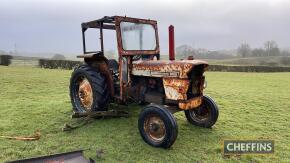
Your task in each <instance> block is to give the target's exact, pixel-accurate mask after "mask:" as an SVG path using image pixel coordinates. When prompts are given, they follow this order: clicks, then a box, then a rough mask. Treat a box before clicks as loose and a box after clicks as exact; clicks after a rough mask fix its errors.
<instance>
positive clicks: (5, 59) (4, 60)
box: [0, 55, 12, 66]
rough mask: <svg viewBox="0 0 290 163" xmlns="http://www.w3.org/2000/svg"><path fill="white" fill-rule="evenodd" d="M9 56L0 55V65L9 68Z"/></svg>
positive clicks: (10, 57)
mask: <svg viewBox="0 0 290 163" xmlns="http://www.w3.org/2000/svg"><path fill="white" fill-rule="evenodd" d="M11 59H12V56H11V55H0V65H4V66H9V65H10V64H11Z"/></svg>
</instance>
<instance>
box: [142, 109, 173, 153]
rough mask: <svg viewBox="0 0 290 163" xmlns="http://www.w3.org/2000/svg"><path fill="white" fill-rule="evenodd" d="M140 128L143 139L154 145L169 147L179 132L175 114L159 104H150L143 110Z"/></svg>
mask: <svg viewBox="0 0 290 163" xmlns="http://www.w3.org/2000/svg"><path fill="white" fill-rule="evenodd" d="M138 128H139V132H140V134H141V137H142V138H143V140H144V141H145V142H146V143H147V144H149V145H151V146H153V147H162V148H169V147H170V146H171V145H172V144H173V143H174V142H175V140H176V138H177V134H178V128H177V123H176V120H175V118H174V116H173V115H172V114H171V113H170V112H169V111H168V110H166V109H165V108H163V107H162V106H158V105H148V106H146V107H145V108H144V109H143V110H142V111H141V113H140V115H139V121H138Z"/></svg>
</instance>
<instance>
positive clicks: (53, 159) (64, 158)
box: [8, 150, 95, 163]
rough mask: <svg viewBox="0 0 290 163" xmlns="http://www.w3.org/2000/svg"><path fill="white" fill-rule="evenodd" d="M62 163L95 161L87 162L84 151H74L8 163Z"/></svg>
mask: <svg viewBox="0 0 290 163" xmlns="http://www.w3.org/2000/svg"><path fill="white" fill-rule="evenodd" d="M39 162H42V163H58V162H59V163H60V162H66V163H93V162H95V161H94V160H92V159H90V160H87V159H86V158H85V157H84V156H83V150H79V151H73V152H66V153H58V154H54V155H49V156H41V157H35V158H29V159H23V160H15V161H9V162H8V163H39Z"/></svg>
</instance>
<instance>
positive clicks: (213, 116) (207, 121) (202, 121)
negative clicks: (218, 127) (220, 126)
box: [184, 96, 219, 128]
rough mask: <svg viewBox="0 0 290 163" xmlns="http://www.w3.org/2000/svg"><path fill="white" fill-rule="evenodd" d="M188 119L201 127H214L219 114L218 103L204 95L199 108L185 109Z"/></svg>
mask: <svg viewBox="0 0 290 163" xmlns="http://www.w3.org/2000/svg"><path fill="white" fill-rule="evenodd" d="M184 113H185V116H186V119H187V121H188V122H190V123H191V124H193V125H196V126H199V127H205V128H210V127H212V126H213V125H214V124H215V123H216V121H217V119H218V116H219V109H218V106H217V105H216V103H215V102H214V100H213V99H212V98H210V97H209V96H203V101H202V104H201V105H200V106H199V107H198V108H194V109H191V110H185V111H184Z"/></svg>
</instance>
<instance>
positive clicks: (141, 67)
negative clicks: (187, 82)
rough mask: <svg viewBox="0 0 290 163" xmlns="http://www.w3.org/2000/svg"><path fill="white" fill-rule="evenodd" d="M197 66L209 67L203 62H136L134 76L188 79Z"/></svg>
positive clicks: (133, 70) (134, 63)
mask: <svg viewBox="0 0 290 163" xmlns="http://www.w3.org/2000/svg"><path fill="white" fill-rule="evenodd" d="M197 65H204V67H207V66H208V63H207V62H205V61H201V60H182V61H164V60H158V61H152V60H150V61H136V62H133V69H132V74H133V75H138V76H153V77H179V78H182V79H186V78H188V76H187V74H188V73H189V72H190V71H191V70H192V69H193V67H194V66H197Z"/></svg>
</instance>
